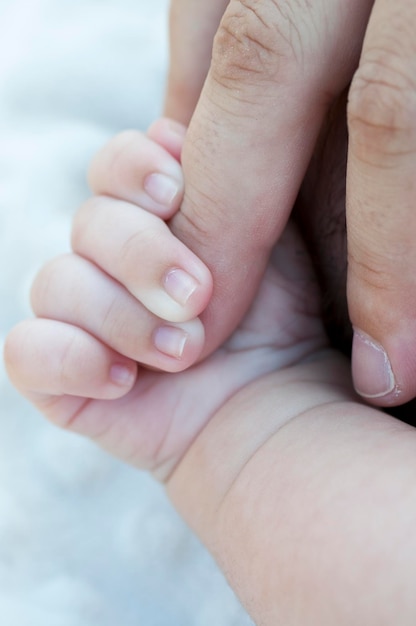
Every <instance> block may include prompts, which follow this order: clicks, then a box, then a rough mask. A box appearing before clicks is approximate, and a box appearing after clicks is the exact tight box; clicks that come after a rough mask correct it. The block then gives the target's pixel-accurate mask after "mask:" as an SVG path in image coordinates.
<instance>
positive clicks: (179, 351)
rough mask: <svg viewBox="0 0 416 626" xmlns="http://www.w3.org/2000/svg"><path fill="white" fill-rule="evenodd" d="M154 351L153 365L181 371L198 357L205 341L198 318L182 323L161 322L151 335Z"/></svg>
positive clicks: (172, 371) (168, 370) (174, 371)
mask: <svg viewBox="0 0 416 626" xmlns="http://www.w3.org/2000/svg"><path fill="white" fill-rule="evenodd" d="M152 340H153V346H154V349H155V352H156V359H155V361H154V366H155V367H158V368H160V369H161V370H163V371H165V372H171V373H177V372H182V371H184V370H186V369H188V368H189V367H191V366H192V365H194V363H195V362H196V361H197V360H198V359H199V357H200V355H201V353H202V349H203V347H204V341H205V330H204V326H203V324H202V322H201V320H200V319H199V318H196V319H193V320H191V321H189V322H186V323H183V324H161V325H160V326H158V327H157V328H155V330H154V332H153V336H152Z"/></svg>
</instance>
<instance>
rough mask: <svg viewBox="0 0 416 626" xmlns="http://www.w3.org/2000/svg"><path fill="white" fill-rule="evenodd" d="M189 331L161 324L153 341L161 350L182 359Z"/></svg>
mask: <svg viewBox="0 0 416 626" xmlns="http://www.w3.org/2000/svg"><path fill="white" fill-rule="evenodd" d="M187 339H188V333H186V332H185V331H184V330H182V329H181V328H175V327H174V326H161V327H160V328H158V329H157V330H156V331H155V333H154V335H153V341H154V344H155V347H156V348H157V349H158V350H159V352H163V354H166V355H167V356H171V357H174V358H175V359H180V358H181V357H182V355H183V351H184V349H185V344H186V341H187Z"/></svg>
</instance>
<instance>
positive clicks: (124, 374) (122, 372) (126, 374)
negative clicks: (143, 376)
mask: <svg viewBox="0 0 416 626" xmlns="http://www.w3.org/2000/svg"><path fill="white" fill-rule="evenodd" d="M110 378H111V380H112V382H113V383H115V384H116V385H118V386H119V387H131V386H132V385H133V383H134V380H135V378H136V372H135V371H134V370H132V369H131V368H130V367H128V366H126V365H121V364H116V365H113V366H112V368H111V370H110Z"/></svg>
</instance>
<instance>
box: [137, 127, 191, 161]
mask: <svg viewBox="0 0 416 626" xmlns="http://www.w3.org/2000/svg"><path fill="white" fill-rule="evenodd" d="M186 131H187V128H186V126H185V125H184V124H181V123H180V122H177V121H176V120H172V119H170V118H168V117H161V118H159V119H157V120H156V121H155V122H153V124H151V125H150V126H149V128H148V130H147V133H146V134H147V136H148V137H149V139H152V140H153V141H155V142H156V143H158V144H159V145H161V146H162V147H163V148H165V150H167V151H168V152H169V153H170V154H171V155H172V156H173V157H174V158H175V159H176V160H177V161H180V160H181V153H182V147H183V144H184V141H185V135H186Z"/></svg>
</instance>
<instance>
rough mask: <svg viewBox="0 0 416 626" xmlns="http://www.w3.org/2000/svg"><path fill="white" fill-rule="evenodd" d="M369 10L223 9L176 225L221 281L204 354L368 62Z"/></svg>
mask: <svg viewBox="0 0 416 626" xmlns="http://www.w3.org/2000/svg"><path fill="white" fill-rule="evenodd" d="M371 4H372V2H370V1H369V0H367V1H366V2H362V1H358V0H354V1H353V2H349V3H345V2H343V1H341V0H338V1H337V2H333V3H327V2H319V3H309V2H306V1H305V2H297V3H291V2H289V1H286V2H280V3H276V2H274V1H272V0H268V1H265V2H263V3H259V2H256V1H255V0H244V2H243V1H238V0H233V1H232V2H231V3H230V4H229V6H228V7H227V10H226V11H225V14H224V16H223V19H222V21H221V25H220V27H219V30H218V33H217V35H216V38H215V41H214V46H213V59H212V65H211V68H210V72H209V74H208V77H207V80H206V82H205V85H204V89H203V92H202V95H201V99H200V101H199V103H198V106H197V109H196V111H195V115H194V117H193V119H192V122H191V125H190V128H189V131H188V134H187V136H186V139H185V144H184V149H183V153H182V163H183V167H184V175H185V181H186V188H185V198H184V202H183V204H182V208H181V211H179V213H177V214H176V215H175V216H174V218H173V220H172V222H171V223H172V228H173V232H174V233H175V234H176V235H178V237H179V238H180V239H182V240H183V241H184V243H185V244H186V245H188V246H189V247H190V248H191V249H193V251H194V252H195V253H196V254H197V255H198V256H199V257H200V258H201V259H202V260H203V261H204V262H205V263H206V264H207V265H208V267H209V268H210V269H211V271H212V272H213V274H214V285H215V287H214V294H213V298H212V300H211V301H210V304H209V306H208V309H207V311H206V313H204V314H203V317H202V320H203V322H204V324H205V330H206V347H205V354H207V353H209V352H210V351H212V350H213V349H214V348H215V347H217V346H218V345H220V344H221V343H222V341H223V340H224V339H225V337H227V336H228V335H229V334H230V333H231V332H232V330H233V329H234V328H235V327H236V325H237V323H238V321H239V320H240V319H241V317H242V316H243V314H244V312H245V311H246V309H247V307H248V306H249V304H250V302H251V301H252V298H253V296H254V294H255V292H256V290H257V286H258V284H259V280H260V278H261V276H262V273H263V271H264V267H265V264H266V262H267V258H268V256H269V252H270V249H271V247H272V245H273V244H274V242H275V240H276V238H277V237H278V236H279V234H280V233H281V232H282V230H283V228H284V225H285V223H286V221H287V218H288V215H289V213H290V211H291V208H292V206H293V203H294V200H295V198H296V195H297V192H298V189H299V186H300V183H301V181H302V179H303V176H304V173H305V170H306V168H307V165H308V162H309V160H310V156H311V152H312V150H313V146H314V144H315V141H316V137H317V134H318V132H319V129H320V126H321V123H322V119H323V116H324V115H325V112H326V110H327V107H328V105H329V103H330V101H331V100H332V98H333V96H334V95H335V94H337V93H338V92H340V91H341V90H342V89H343V88H344V87H345V86H346V84H347V83H348V82H349V81H350V79H351V76H352V74H353V71H354V69H355V67H356V64H357V63H358V58H359V53H360V50H361V46H362V37H363V35H364V32H365V26H366V23H367V19H368V15H369V12H370V8H371ZM327 5H328V6H327Z"/></svg>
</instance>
